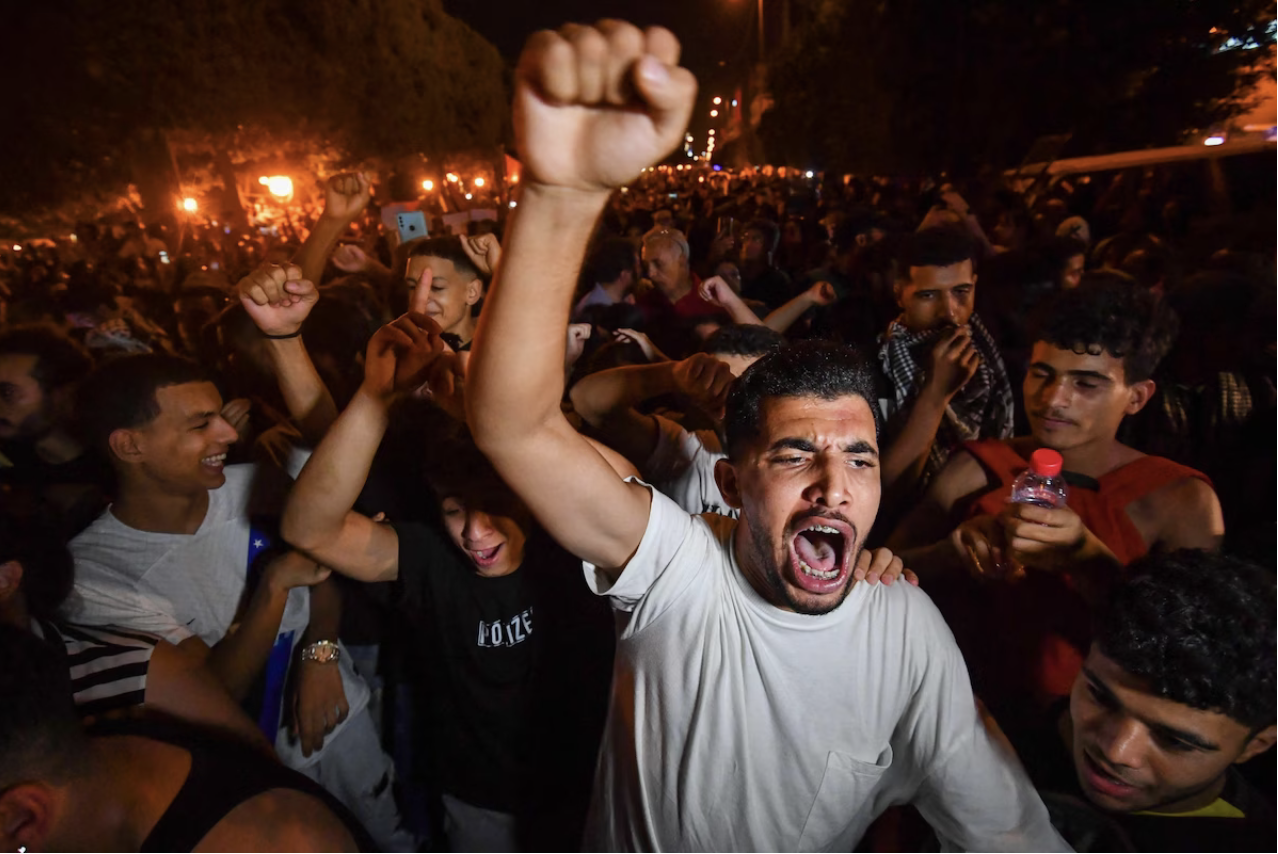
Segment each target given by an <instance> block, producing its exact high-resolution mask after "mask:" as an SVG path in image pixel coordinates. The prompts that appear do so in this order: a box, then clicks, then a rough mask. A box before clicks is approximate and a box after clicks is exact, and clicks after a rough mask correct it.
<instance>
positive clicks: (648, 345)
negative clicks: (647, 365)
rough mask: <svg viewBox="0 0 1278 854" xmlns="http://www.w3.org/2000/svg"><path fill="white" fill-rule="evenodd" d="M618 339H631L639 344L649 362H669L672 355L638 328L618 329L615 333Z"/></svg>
mask: <svg viewBox="0 0 1278 854" xmlns="http://www.w3.org/2000/svg"><path fill="white" fill-rule="evenodd" d="M613 335H614V336H615V337H616V339H617V340H618V341H630V342H632V343H634V344H638V345H639V349H640V350H642V351H643V357H644V358H645V359H647V360H648V361H649V362H668V361H670V357H669V356H667V355H666V354H665V353H663V352H661V350H660V349H659V348H658V347H657V345H656V344H653V343H652V339H651V338H649V337H648V336H647V335H644V334H643V333H642V332H640V331H639V330H638V329H618V330H617V331H616V332H614V333H613Z"/></svg>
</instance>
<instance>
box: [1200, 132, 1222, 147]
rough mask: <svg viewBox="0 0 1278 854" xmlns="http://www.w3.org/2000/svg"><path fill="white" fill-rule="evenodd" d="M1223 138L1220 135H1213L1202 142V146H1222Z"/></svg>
mask: <svg viewBox="0 0 1278 854" xmlns="http://www.w3.org/2000/svg"><path fill="white" fill-rule="evenodd" d="M1224 144H1225V137H1224V136H1223V135H1222V134H1218V133H1214V134H1212V135H1211V136H1209V137H1207V138H1206V139H1204V140H1203V145H1224Z"/></svg>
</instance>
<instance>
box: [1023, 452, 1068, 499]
mask: <svg viewBox="0 0 1278 854" xmlns="http://www.w3.org/2000/svg"><path fill="white" fill-rule="evenodd" d="M1064 464H1065V461H1064V460H1063V459H1061V455H1060V454H1059V453H1057V452H1056V451H1053V450H1052V449H1051V448H1039V449H1038V450H1037V451H1035V452H1034V453H1033V454H1032V455H1031V456H1030V465H1029V468H1028V469H1026V470H1025V471H1023V472H1021V473H1020V474H1019V475H1017V476H1016V480H1015V481H1014V482H1013V483H1012V497H1011V498H1009V499H1008V501H1009V502H1011V503H1012V504H1034V505H1037V506H1039V507H1046V508H1048V509H1052V508H1055V507H1064V506H1065V500H1066V499H1067V498H1068V497H1069V489H1068V488H1067V487H1066V486H1065V478H1063V477H1061V467H1062V466H1064Z"/></svg>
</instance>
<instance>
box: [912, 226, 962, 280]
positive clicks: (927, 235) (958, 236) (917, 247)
mask: <svg viewBox="0 0 1278 854" xmlns="http://www.w3.org/2000/svg"><path fill="white" fill-rule="evenodd" d="M975 254H976V253H975V246H974V245H973V243H972V236H971V235H970V234H968V233H967V230H966V229H964V228H960V227H958V226H951V225H933V226H929V227H928V228H924V229H921V230H919V231H916V232H914V233H913V234H911V235H909V237H908V238H907V239H906V241H905V243H904V245H903V246H902V247H901V275H903V276H907V275H909V272H910V268H911V267H949V266H952V265H954V264H961V263H963V262H964V261H971V260H972V257H973V255H975Z"/></svg>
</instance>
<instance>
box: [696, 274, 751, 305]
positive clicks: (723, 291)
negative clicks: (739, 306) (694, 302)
mask: <svg viewBox="0 0 1278 854" xmlns="http://www.w3.org/2000/svg"><path fill="white" fill-rule="evenodd" d="M698 293H699V294H700V295H701V298H702V299H703V300H705V301H706V302H708V303H710V304H711V305H717V306H719V307H720V308H727V307H728V306H730V305H735V304H736V303H739V302H741V297H739V296H737V292H736V291H734V290H732V286H731V285H729V284H728V283H727V281H726V280H725V279H724V278H723V277H721V276H711V277H710V278H708V279H705V280H704V281H702V283H701V287H700V288H699V289H698Z"/></svg>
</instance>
